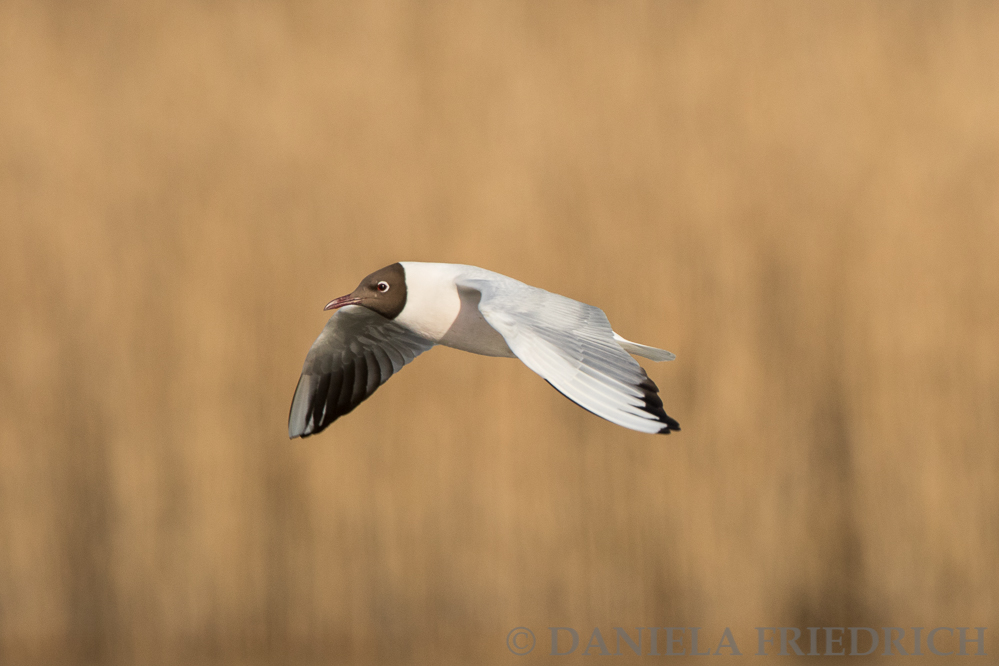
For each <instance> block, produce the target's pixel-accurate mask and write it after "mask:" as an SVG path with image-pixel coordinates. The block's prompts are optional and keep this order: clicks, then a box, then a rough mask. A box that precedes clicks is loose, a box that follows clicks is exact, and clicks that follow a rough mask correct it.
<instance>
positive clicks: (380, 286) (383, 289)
mask: <svg viewBox="0 0 999 666" xmlns="http://www.w3.org/2000/svg"><path fill="white" fill-rule="evenodd" d="M376 286H377V287H378V291H380V292H381V293H383V294H384V293H385V292H386V291H388V290H389V283H388V282H386V281H385V280H382V281H381V282H379V283H378V284H377V285H376Z"/></svg>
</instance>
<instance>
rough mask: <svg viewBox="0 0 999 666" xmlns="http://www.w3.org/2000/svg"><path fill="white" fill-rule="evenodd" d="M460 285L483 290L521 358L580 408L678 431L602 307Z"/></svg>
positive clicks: (536, 292)
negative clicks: (619, 341)
mask: <svg viewBox="0 0 999 666" xmlns="http://www.w3.org/2000/svg"><path fill="white" fill-rule="evenodd" d="M457 284H458V286H459V288H461V289H472V290H475V291H478V292H479V293H480V294H481V298H480V300H479V312H481V313H482V316H483V317H484V318H485V320H486V321H487V322H488V323H489V325H490V326H492V327H493V328H495V329H496V331H498V332H499V334H500V335H502V336H503V339H504V340H506V343H507V345H508V346H509V347H510V350H511V351H512V352H513V353H514V354H516V355H517V358H519V359H520V360H521V361H523V362H524V365H526V366H527V367H529V368H530V369H531V370H533V371H534V372H536V373H538V374H539V375H541V376H542V377H543V378H544V379H545V380H546V381H547V382H548V383H549V384H551V385H552V386H553V387H555V388H556V389H557V390H558V391H559V392H560V393H561V394H562V395H564V396H565V397H567V398H569V399H570V400H572V401H573V402H575V403H576V404H577V405H579V406H580V407H583V408H584V409H586V410H588V411H590V412H593V413H594V414H596V415H597V416H600V417H603V418H605V419H607V420H608V421H610V422H612V423H616V424H618V425H620V426H624V427H625V428H630V429H632V430H638V431H640V432H648V433H661V434H669V433H670V432H671V431H673V430H679V429H680V425H679V424H678V423H677V422H676V420H674V419H672V418H670V417H669V416H668V415H667V414H666V412H665V411H664V410H663V402H662V400H661V399H660V398H659V388H658V387H657V386H656V385H655V383H654V382H653V381H652V380H651V379H649V376H648V375H647V374H646V373H645V370H643V369H642V366H640V365H638V363H637V362H636V361H635V359H633V358H632V357H631V356H630V355H629V354H628V353H627V352H626V351H625V349H624V348H622V345H621V344H619V343H618V341H617V339H616V338H617V337H619V336H616V335H615V333H614V331H613V330H612V329H611V325H610V322H609V321H607V316H606V315H605V314H604V312H603V310H601V309H600V308H596V307H593V306H592V305H586V304H585V303H580V302H579V301H574V300H572V299H571V298H566V297H565V296H559V295H558V294H553V293H551V292H548V291H545V290H543V289H538V288H536V287H531V286H529V285H526V284H524V283H522V282H518V281H516V280H512V279H506V280H503V281H498V280H490V279H482V278H477V277H474V276H473V277H465V278H459V279H458V280H457ZM621 340H622V341H623V342H625V343H627V344H628V345H632V346H635V347H639V345H635V343H631V342H628V341H626V340H624V339H623V338H621ZM640 351H644V352H645V353H643V354H642V355H643V356H648V357H652V356H654V355H655V354H654V352H658V353H659V356H660V357H661V360H669V359H671V358H672V356H673V355H672V354H670V353H669V352H664V351H662V350H657V349H654V348H644V349H643V350H640ZM657 360H659V359H657Z"/></svg>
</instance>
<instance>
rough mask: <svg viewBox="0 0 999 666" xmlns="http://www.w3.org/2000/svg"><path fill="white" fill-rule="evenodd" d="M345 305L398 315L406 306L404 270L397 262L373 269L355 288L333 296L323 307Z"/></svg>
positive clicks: (327, 308)
mask: <svg viewBox="0 0 999 666" xmlns="http://www.w3.org/2000/svg"><path fill="white" fill-rule="evenodd" d="M345 305H363V306H364V307H366V308H368V309H369V310H372V311H374V312H377V313H378V314H380V315H381V316H383V317H386V318H388V319H395V318H396V317H398V316H399V313H400V312H402V309H403V308H404V307H406V271H405V270H404V269H403V267H402V264H400V263H398V262H397V263H394V264H392V265H391V266H386V267H385V268H382V269H381V270H377V271H375V272H374V273H372V274H371V275H369V276H368V277H366V278H364V279H363V280H361V284H359V285H357V289H355V290H354V291H352V292H350V293H349V294H347V295H346V296H341V297H340V298H334V299H333V300H332V301H330V302H329V303H327V304H326V307H325V308H323V309H324V310H335V309H336V308H342V307H343V306H345Z"/></svg>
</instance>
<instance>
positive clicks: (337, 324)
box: [288, 305, 434, 438]
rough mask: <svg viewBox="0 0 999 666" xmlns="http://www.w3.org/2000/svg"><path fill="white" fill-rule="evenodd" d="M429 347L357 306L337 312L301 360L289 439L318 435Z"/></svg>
mask: <svg viewBox="0 0 999 666" xmlns="http://www.w3.org/2000/svg"><path fill="white" fill-rule="evenodd" d="M433 346H434V345H433V343H432V342H430V341H429V340H427V339H425V338H423V337H420V336H418V335H416V334H415V333H413V332H411V331H410V330H409V329H407V328H404V327H403V326H400V325H399V324H396V323H395V322H393V321H392V320H390V319H386V318H385V317H383V316H381V315H380V314H378V313H376V312H372V311H371V310H369V309H367V308H365V307H362V306H360V305H351V306H347V307H344V308H341V309H339V310H337V311H336V312H335V313H334V314H333V316H332V317H330V319H329V321H328V322H327V323H326V327H325V328H324V329H323V332H322V333H320V334H319V337H318V338H317V339H316V341H315V343H313V345H312V348H311V349H310V350H309V354H308V356H306V357H305V363H304V365H303V366H302V376H301V377H300V378H299V380H298V386H297V387H296V388H295V397H294V398H293V399H292V402H291V411H290V413H289V414H288V436H289V437H292V438H294V437H308V436H309V435H314V434H316V433H318V432H320V431H321V430H323V429H324V428H325V427H326V426H328V425H329V424H331V423H333V421H335V420H337V419H338V418H339V417H341V416H343V415H344V414H347V413H348V412H350V411H351V410H353V409H354V408H355V407H357V406H358V405H359V404H361V402H363V401H364V400H365V399H366V398H367V397H368V396H370V395H371V394H372V393H374V392H375V390H376V389H377V388H378V387H379V386H381V385H382V384H384V383H385V382H386V381H388V379H389V377H391V376H392V375H393V374H394V373H396V372H399V371H400V370H401V369H402V367H403V366H404V365H406V364H407V363H409V362H410V361H412V360H413V359H414V358H416V357H417V356H419V355H420V354H421V353H423V352H425V351H427V350H428V349H430V348H431V347H433Z"/></svg>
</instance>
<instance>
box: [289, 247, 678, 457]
mask: <svg viewBox="0 0 999 666" xmlns="http://www.w3.org/2000/svg"><path fill="white" fill-rule="evenodd" d="M324 309H326V310H336V312H334V313H333V316H332V317H330V319H329V321H328V322H327V323H326V327H325V328H323V332H322V333H320V334H319V337H318V338H317V339H316V341H315V343H313V345H312V348H311V349H310V350H309V354H308V356H306V357H305V364H304V365H303V366H302V376H301V378H299V380H298V386H297V387H296V389H295V397H294V398H293V399H292V402H291V413H290V414H289V416H288V436H289V437H291V438H295V437H308V436H309V435H315V434H316V433H318V432H321V431H322V430H323V429H324V428H326V426H328V425H329V424H331V423H333V422H334V421H335V420H337V419H338V418H340V417H341V416H343V415H344V414H347V413H349V412H350V411H351V410H353V409H354V408H355V407H357V406H358V405H359V404H361V402H363V401H364V400H365V399H367V398H368V397H369V396H370V395H371V394H372V393H374V392H375V390H376V389H377V388H378V387H379V386H381V385H382V384H384V383H385V382H386V381H388V379H389V377H391V376H392V375H393V374H395V373H397V372H399V371H400V370H402V368H403V366H404V365H406V364H407V363H409V362H410V361H412V360H413V359H414V358H416V357H417V356H419V355H420V354H422V353H423V352H425V351H427V350H428V349H430V348H431V347H433V346H434V345H445V346H447V347H453V348H455V349H461V350H463V351H467V352H472V353H473V354H482V355H484V356H504V357H511V358H519V359H520V360H521V361H523V363H524V365H526V366H527V367H529V368H530V369H531V370H533V371H534V372H536V373H538V374H539V375H541V377H542V378H543V379H544V380H545V381H547V382H548V383H549V384H551V385H552V386H553V387H554V388H555V389H556V390H558V391H559V392H560V393H561V394H562V395H564V396H565V397H567V398H569V400H572V401H573V402H575V403H576V404H577V405H579V406H580V407H582V408H584V409H586V410H588V411H590V412H592V413H594V414H596V415H597V416H600V417H602V418H605V419H607V420H608V421H610V422H612V423H616V424H617V425H620V426H624V427H625V428H630V429H632V430H638V431H640V432H647V433H660V434H669V433H670V432H672V431H673V430H679V429H680V425H679V424H678V423H677V422H676V421H675V420H674V419H672V418H671V417H669V416H668V415H667V414H666V412H665V411H664V410H663V402H662V400H661V399H660V398H659V388H658V387H657V386H656V385H655V383H654V382H653V381H652V380H651V379H649V376H648V375H647V374H646V373H645V370H643V369H642V367H641V366H640V365H638V363H637V362H636V361H635V359H633V358H632V357H631V356H630V354H635V355H636V356H641V357H643V358H647V359H650V360H652V361H672V360H673V359H674V358H675V357H674V356H673V354H671V353H670V352H668V351H664V350H662V349H656V348H655V347H647V346H645V345H640V344H637V343H635V342H630V341H628V340H625V339H624V338H622V337H621V336H620V335H618V334H617V333H615V332H614V331H613V329H611V325H610V322H609V321H607V315H605V314H604V312H603V310H601V309H600V308H596V307H593V306H592V305H586V304H585V303H580V302H579V301H574V300H572V299H571V298H566V297H565V296H559V295H558V294H553V293H551V292H548V291H545V290H544V289H539V288H537V287H532V286H530V285H527V284H524V283H523V282H519V281H517V280H514V279H513V278H509V277H506V276H505V275H500V274H499V273H494V272H492V271H487V270H485V269H484V268H478V267H476V266H463V265H460V264H432V263H420V262H409V261H406V262H400V263H395V264H392V265H391V266H386V267H385V268H383V269H381V270H378V271H375V272H374V273H372V274H371V275H369V276H367V277H366V278H364V279H363V280H361V284H360V285H358V287H357V289H355V290H354V291H352V292H351V293H349V294H347V295H346V296H341V297H340V298H336V299H333V300H332V301H330V302H329V303H327V304H326V307H325V308H324Z"/></svg>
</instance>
